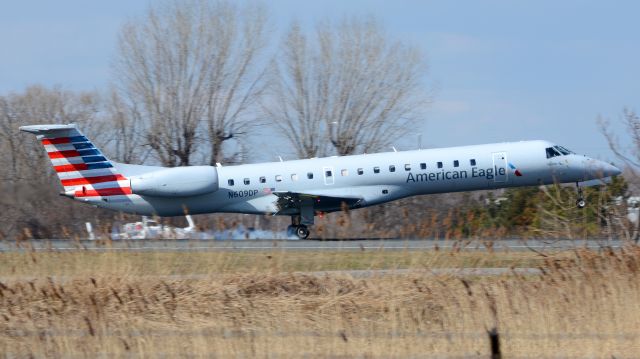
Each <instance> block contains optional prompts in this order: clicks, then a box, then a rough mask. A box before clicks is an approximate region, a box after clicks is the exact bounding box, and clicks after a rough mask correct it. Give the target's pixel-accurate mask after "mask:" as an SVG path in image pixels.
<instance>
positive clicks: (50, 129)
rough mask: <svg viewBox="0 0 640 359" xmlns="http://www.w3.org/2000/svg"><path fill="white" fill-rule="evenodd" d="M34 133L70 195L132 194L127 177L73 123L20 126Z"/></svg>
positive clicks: (105, 195) (102, 195) (75, 196)
mask: <svg viewBox="0 0 640 359" xmlns="http://www.w3.org/2000/svg"><path fill="white" fill-rule="evenodd" d="M20 131H25V132H30V133H33V134H35V135H37V138H38V140H40V142H41V143H42V145H43V146H44V148H45V150H46V151H47V155H48V156H49V159H50V160H51V164H52V165H53V169H54V170H55V171H56V173H57V174H58V178H59V179H60V183H61V184H62V186H63V187H64V194H65V195H66V196H69V197H74V198H82V197H108V196H121V195H128V194H131V186H130V183H129V180H128V179H127V178H126V177H124V176H123V175H122V174H120V173H118V170H117V169H116V168H115V167H114V166H113V164H112V163H111V162H110V161H109V160H108V159H107V158H106V157H105V156H104V155H103V154H102V152H100V150H98V149H97V148H96V146H94V145H93V143H91V141H89V139H87V138H86V137H85V136H84V135H83V134H82V133H81V132H80V131H79V130H78V128H77V127H76V125H75V124H70V125H31V126H21V127H20Z"/></svg>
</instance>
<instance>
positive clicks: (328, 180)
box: [322, 167, 335, 185]
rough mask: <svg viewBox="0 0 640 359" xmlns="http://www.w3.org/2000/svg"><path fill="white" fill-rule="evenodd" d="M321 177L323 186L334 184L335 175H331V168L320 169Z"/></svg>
mask: <svg viewBox="0 0 640 359" xmlns="http://www.w3.org/2000/svg"><path fill="white" fill-rule="evenodd" d="M322 175H323V176H324V184H325V185H332V184H333V182H334V179H333V178H334V176H335V173H333V167H322Z"/></svg>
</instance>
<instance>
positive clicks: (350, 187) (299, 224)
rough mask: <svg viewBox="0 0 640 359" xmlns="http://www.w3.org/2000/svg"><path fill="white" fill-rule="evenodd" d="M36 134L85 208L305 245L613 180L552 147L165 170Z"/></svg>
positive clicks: (601, 168) (69, 139)
mask: <svg viewBox="0 0 640 359" xmlns="http://www.w3.org/2000/svg"><path fill="white" fill-rule="evenodd" d="M20 130H21V131H25V132H29V133H33V134H35V135H37V138H38V140H40V141H41V143H42V145H43V146H44V148H45V150H46V152H47V155H48V157H49V158H50V159H51V162H52V165H53V168H54V170H55V171H56V173H57V174H58V177H59V179H60V182H61V184H62V187H63V188H64V190H63V191H62V192H61V193H60V194H61V195H63V196H66V197H69V198H72V199H74V200H76V201H80V202H82V203H87V204H91V205H95V206H97V207H102V208H108V209H112V210H116V211H122V212H127V213H134V214H141V215H158V216H179V215H184V214H185V213H189V214H202V213H214V212H222V213H245V214H262V215H264V214H265V213H269V214H273V215H283V216H291V225H290V226H289V227H288V228H287V230H288V232H289V233H295V235H297V236H298V237H299V238H300V239H306V238H307V237H308V236H309V229H308V226H309V225H312V224H313V223H314V218H315V216H316V215H318V214H321V213H328V212H334V211H340V210H343V209H344V208H345V207H346V208H349V209H355V208H363V207H369V206H374V205H377V204H381V203H385V202H389V201H394V200H397V199H400V198H405V197H409V196H415V195H424V194H432V193H446V192H460V191H475V190H490V189H497V188H507V187H521V186H536V185H546V184H553V183H576V186H577V188H578V192H577V193H578V197H577V201H576V204H577V206H578V207H579V208H583V207H585V205H586V202H585V200H584V198H583V196H582V187H580V183H581V182H584V181H589V180H594V179H601V178H607V177H611V176H616V175H619V174H620V173H621V171H620V170H619V169H618V168H617V167H615V166H613V165H611V164H608V163H606V162H603V161H600V160H596V159H592V158H589V157H587V156H582V155H578V154H576V153H574V152H572V151H570V150H568V149H566V148H565V147H562V146H559V145H556V144H554V143H551V142H548V141H541V140H537V141H520V142H506V143H491V144H484V145H473V146H461V147H449V148H435V149H421V150H412V151H400V152H398V151H395V150H394V152H385V153H375V154H362V155H351V156H340V157H338V156H332V157H324V158H311V159H301V160H291V161H282V160H281V161H280V162H269V163H256V164H243V165H235V166H222V165H220V164H217V165H216V166H186V167H159V166H145V165H133V164H124V163H117V162H114V161H110V160H109V159H108V158H107V157H106V156H105V155H104V154H103V153H102V152H101V151H100V150H99V149H97V148H96V146H94V144H93V143H92V142H91V141H90V140H89V139H88V138H87V137H85V136H84V135H83V134H82V133H81V132H80V131H79V130H78V128H77V126H76V125H75V124H68V125H62V124H51V125H30V126H21V127H20Z"/></svg>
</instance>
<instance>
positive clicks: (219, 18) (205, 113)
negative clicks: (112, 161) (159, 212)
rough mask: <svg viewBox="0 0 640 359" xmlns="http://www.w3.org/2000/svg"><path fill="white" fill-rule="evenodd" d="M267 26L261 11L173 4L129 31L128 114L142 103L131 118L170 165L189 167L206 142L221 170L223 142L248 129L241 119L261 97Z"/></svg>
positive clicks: (125, 60) (201, 1)
mask: <svg viewBox="0 0 640 359" xmlns="http://www.w3.org/2000/svg"><path fill="white" fill-rule="evenodd" d="M264 24H265V16H264V11H263V9H262V8H261V7H260V6H254V7H251V8H250V7H248V6H247V8H245V9H238V8H237V7H235V6H234V5H232V4H231V3H229V2H226V1H224V0H221V1H207V0H187V1H178V0H172V1H169V2H165V3H161V4H160V5H158V6H156V7H150V8H149V9H148V11H147V13H146V14H145V16H144V17H143V18H141V19H135V20H132V21H130V22H128V23H127V24H125V25H124V26H123V28H122V30H121V32H120V36H119V43H118V56H117V58H116V61H115V64H114V70H115V77H116V81H115V82H116V84H117V88H118V91H119V94H120V96H121V97H122V98H124V99H125V101H126V102H127V103H128V104H129V106H128V107H129V108H130V109H132V108H133V105H132V104H137V107H136V108H135V111H134V112H133V113H135V116H139V118H140V120H141V122H142V123H143V124H144V126H145V131H144V133H145V135H144V137H145V138H146V142H147V144H148V145H149V146H150V147H151V148H152V149H153V151H154V153H155V155H156V156H157V157H158V159H159V160H160V161H161V162H162V163H163V164H164V165H168V166H175V165H189V164H190V162H191V161H192V159H193V158H192V157H193V155H194V154H195V153H196V152H197V151H198V146H199V144H200V142H202V140H203V139H204V138H208V139H209V142H210V143H211V145H210V146H206V147H207V148H205V150H207V151H209V150H210V151H211V152H212V153H211V154H210V158H211V159H210V162H212V163H215V162H216V161H218V160H220V159H221V158H222V156H223V153H222V143H223V142H224V141H226V140H228V139H230V138H235V137H237V136H242V134H244V133H245V132H246V131H247V130H248V127H249V125H251V124H252V123H251V122H250V121H248V120H246V119H245V117H243V116H244V115H245V114H246V112H247V111H248V108H249V106H250V105H251V104H252V102H253V101H254V100H255V97H257V96H259V94H260V90H261V86H260V84H261V81H260V80H261V77H262V76H261V73H260V72H259V71H256V70H255V68H256V57H257V55H258V53H259V52H260V50H261V49H262V47H263V42H264V41H263V40H264V32H265V31H264ZM129 112H130V111H129ZM130 113H131V112H130Z"/></svg>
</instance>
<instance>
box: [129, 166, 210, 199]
mask: <svg viewBox="0 0 640 359" xmlns="http://www.w3.org/2000/svg"><path fill="white" fill-rule="evenodd" d="M130 180H131V192H132V193H133V194H139V195H143V196H154V197H188V196H198V195H203V194H207V193H211V192H215V191H217V190H218V171H217V170H216V168H215V167H211V166H189V167H172V168H164V169H161V170H157V171H152V172H148V173H144V174H142V175H137V176H132V177H130Z"/></svg>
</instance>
